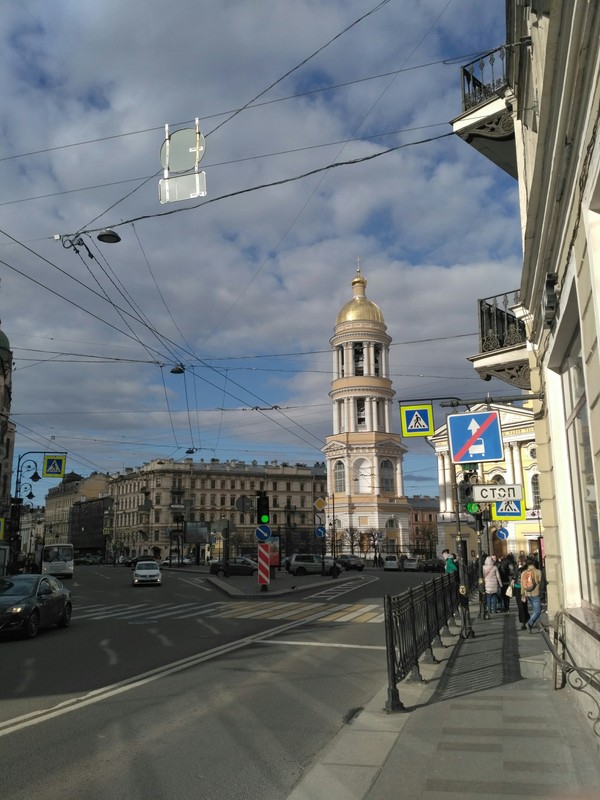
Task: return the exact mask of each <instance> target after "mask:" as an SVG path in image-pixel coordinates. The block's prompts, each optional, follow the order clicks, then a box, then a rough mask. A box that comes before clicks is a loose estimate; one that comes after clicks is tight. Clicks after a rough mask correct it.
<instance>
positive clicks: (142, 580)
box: [131, 560, 162, 586]
mask: <svg viewBox="0 0 600 800" xmlns="http://www.w3.org/2000/svg"><path fill="white" fill-rule="evenodd" d="M131 584H132V586H148V585H154V586H161V585H162V575H161V574H160V567H159V566H158V564H157V562H156V561H147V560H146V561H138V562H137V564H136V565H135V567H134V568H133V572H132V574H131Z"/></svg>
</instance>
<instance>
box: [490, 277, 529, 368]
mask: <svg viewBox="0 0 600 800" xmlns="http://www.w3.org/2000/svg"><path fill="white" fill-rule="evenodd" d="M478 302H479V345H480V352H481V353H489V352H490V351H492V350H502V349H503V348H505V347H514V346H515V345H518V344H524V343H525V342H526V341H527V333H526V330H525V323H524V322H523V320H520V319H518V317H516V316H515V314H514V313H513V311H511V306H515V305H516V304H517V303H518V302H519V292H518V290H517V291H515V292H507V293H506V294H498V295H495V296H494V297H486V298H484V299H483V300H479V301H478Z"/></svg>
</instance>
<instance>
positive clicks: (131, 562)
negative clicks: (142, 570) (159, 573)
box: [123, 554, 158, 569]
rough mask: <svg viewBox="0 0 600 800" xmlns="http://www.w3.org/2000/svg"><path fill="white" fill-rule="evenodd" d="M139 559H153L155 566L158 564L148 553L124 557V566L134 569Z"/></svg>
mask: <svg viewBox="0 0 600 800" xmlns="http://www.w3.org/2000/svg"><path fill="white" fill-rule="evenodd" d="M139 561H154V563H155V564H156V566H158V561H157V560H156V559H155V558H154V556H149V555H148V554H146V555H145V556H134V557H133V558H126V559H125V561H124V562H123V563H124V564H125V566H126V567H131V569H134V568H135V565H136V564H137V563H138V562H139Z"/></svg>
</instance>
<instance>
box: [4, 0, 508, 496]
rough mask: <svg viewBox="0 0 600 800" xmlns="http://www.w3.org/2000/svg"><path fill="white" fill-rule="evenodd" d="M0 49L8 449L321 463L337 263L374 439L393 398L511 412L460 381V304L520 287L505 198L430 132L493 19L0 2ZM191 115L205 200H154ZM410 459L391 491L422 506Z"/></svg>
mask: <svg viewBox="0 0 600 800" xmlns="http://www.w3.org/2000/svg"><path fill="white" fill-rule="evenodd" d="M0 39H1V42H0V87H1V92H2V103H0V176H1V180H0V320H1V327H2V330H3V331H4V333H5V334H6V335H7V336H8V338H9V341H10V344H11V349H12V351H13V356H14V371H13V397H12V413H11V417H12V420H13V421H14V423H15V424H16V426H17V438H16V454H17V455H18V454H21V453H24V452H26V451H32V452H33V453H37V452H42V453H43V452H50V453H51V452H66V453H67V454H68V456H67V470H74V471H76V472H79V473H80V474H82V475H88V474H90V473H91V472H93V471H101V472H109V473H111V474H112V473H116V472H118V471H121V470H123V469H124V468H125V467H138V466H141V465H142V464H144V463H145V462H148V461H150V460H151V459H152V458H173V459H181V458H186V457H190V454H189V453H186V450H192V451H193V452H192V454H191V455H192V457H193V458H194V459H195V460H200V459H204V460H205V461H206V460H210V459H213V458H217V459H220V460H221V461H224V460H227V459H238V460H241V461H246V462H252V461H257V462H258V463H263V462H265V461H268V462H271V461H278V462H279V463H281V462H288V463H303V464H313V463H314V462H316V461H323V460H324V457H323V454H322V452H321V449H322V447H323V446H324V443H325V437H326V436H327V435H328V434H331V433H332V410H331V404H330V400H329V397H328V392H329V389H330V382H331V378H332V375H331V368H332V367H331V365H332V357H331V349H330V344H329V339H330V337H331V336H332V334H333V327H334V324H335V317H336V314H337V312H338V311H339V309H340V308H341V307H342V306H343V305H344V304H345V303H346V302H347V301H348V300H350V299H351V297H352V289H351V281H352V279H353V277H354V275H355V271H356V268H357V264H360V269H361V272H362V274H363V275H364V276H365V278H366V279H367V282H368V284H367V296H368V298H369V299H370V300H372V301H374V302H375V303H377V304H378V305H379V306H380V308H381V310H382V312H383V315H384V318H385V321H386V324H387V327H388V333H389V334H390V336H391V337H392V346H391V351H390V371H391V377H392V379H393V384H394V389H395V392H396V396H395V399H394V414H393V419H394V426H395V427H394V430H395V432H398V433H399V432H400V418H399V413H398V401H402V402H410V401H412V400H415V399H419V400H423V399H436V398H440V397H460V398H463V399H474V400H481V399H482V398H484V397H485V396H486V394H487V393H488V392H490V394H492V395H493V393H494V391H496V392H497V393H498V392H500V393H502V394H505V393H506V387H505V385H504V384H501V383H498V384H497V383H496V381H492V382H490V383H484V382H482V381H481V380H480V379H479V377H478V376H477V374H476V373H475V371H474V369H473V367H472V366H471V364H470V363H469V362H468V361H467V360H466V359H467V357H468V356H470V355H474V354H475V353H477V352H478V349H479V348H478V330H477V325H478V320H477V300H478V299H479V298H484V297H491V296H493V295H496V294H499V293H504V292H506V291H511V290H515V289H517V288H518V285H519V282H520V264H521V245H520V226H519V219H518V196H517V183H516V181H514V180H513V179H511V178H509V177H508V176H506V175H505V174H504V173H503V172H502V171H501V170H499V169H498V168H497V167H495V166H494V165H493V164H491V163H490V162H489V161H487V160H486V159H485V158H484V157H483V156H481V155H479V154H478V153H476V152H475V151H474V150H473V149H472V148H470V147H469V146H468V145H467V144H465V143H464V142H463V141H462V140H460V139H459V138H458V137H456V136H454V135H452V127H451V124H450V121H451V120H452V119H453V118H455V117H457V116H458V115H459V114H460V113H461V80H460V67H461V66H462V65H464V64H467V63H469V62H470V61H472V60H473V59H475V58H477V57H478V55H479V54H480V53H484V52H487V51H489V50H492V49H494V48H495V47H498V46H499V45H501V44H503V43H504V42H505V27H504V0H487V1H486V2H485V3H482V2H481V0H411V2H408V1H407V0H387V2H386V1H385V0H384V2H378V0H339V1H338V0H327V1H326V2H325V1H324V0H254V1H253V2H251V3H250V2H247V0H246V1H244V0H203V2H202V3H198V2H197V0H175V2H172V3H170V4H166V3H164V2H157V0H128V1H127V3H122V2H117V0H103V2H102V3H92V2H88V3H82V2H81V0H39V1H38V2H36V0H31V1H30V2H28V3H16V2H12V3H3V7H2V15H1V16H0ZM196 118H198V119H199V124H200V129H201V132H202V134H203V136H204V139H205V154H204V157H203V160H202V162H201V164H200V167H201V169H202V170H203V171H204V172H205V174H206V184H207V195H206V197H204V198H198V199H196V200H186V201H181V202H176V203H168V204H161V203H160V202H159V195H158V183H159V180H160V178H161V177H163V167H162V165H161V159H160V155H161V149H162V147H163V142H164V139H165V125H168V126H169V132H170V133H173V132H175V131H177V130H180V129H186V128H187V129H189V128H193V127H194V124H195V119H196ZM348 162H350V163H348ZM106 227H112V228H113V229H114V230H116V231H117V232H118V233H119V236H120V237H121V241H120V242H119V243H118V244H104V243H101V242H99V241H98V240H97V234H98V232H99V231H100V230H101V229H103V228H106ZM179 364H180V365H182V366H183V367H184V372H183V373H182V374H172V373H171V369H172V368H173V367H174V366H176V365H179ZM445 413H446V412H445V411H444V410H438V411H436V425H441V424H443V422H444V414H445ZM406 445H407V447H408V453H407V455H406V457H405V462H404V480H405V492H406V493H407V494H409V495H413V494H426V495H427V494H430V495H435V494H437V467H436V463H435V458H434V456H433V451H432V450H431V449H430V448H429V447H428V446H427V443H426V442H424V441H422V440H420V439H411V440H409V441H407V442H406ZM34 457H35V456H34ZM42 483H45V482H42ZM38 494H40V492H39V491H38ZM36 499H38V498H37V496H36Z"/></svg>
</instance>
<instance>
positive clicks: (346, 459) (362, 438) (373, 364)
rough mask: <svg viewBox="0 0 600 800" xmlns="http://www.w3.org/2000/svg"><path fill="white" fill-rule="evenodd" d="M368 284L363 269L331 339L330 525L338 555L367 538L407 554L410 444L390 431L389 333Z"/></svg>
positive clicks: (356, 277) (338, 317) (328, 445)
mask: <svg viewBox="0 0 600 800" xmlns="http://www.w3.org/2000/svg"><path fill="white" fill-rule="evenodd" d="M366 286H367V281H366V279H365V278H364V277H363V276H362V275H361V273H360V269H358V270H357V272H356V276H355V277H354V280H353V281H352V290H353V297H352V299H351V300H350V301H349V302H348V303H346V304H345V305H344V306H343V308H342V309H341V310H340V312H339V313H338V315H337V318H336V321H335V328H334V334H333V337H332V338H331V339H330V344H331V348H332V354H333V376H332V381H331V391H330V394H329V396H330V398H331V402H332V406H333V433H332V434H331V435H330V436H328V437H327V438H326V445H325V447H324V449H323V452H324V453H325V457H326V459H327V485H328V487H329V500H328V506H327V516H328V525H329V530H330V533H331V535H332V537H333V548H334V550H336V551H338V552H339V551H341V549H348V545H349V546H350V549H352V550H354V548H355V547H356V545H359V546H360V548H361V549H362V550H363V551H364V550H366V549H367V548H366V547H365V546H364V542H365V539H367V540H369V539H370V540H371V541H370V542H368V543H369V544H373V545H376V546H378V547H379V548H380V549H382V550H383V551H386V552H392V553H393V552H408V547H409V537H408V532H409V531H408V519H409V516H408V515H409V505H408V503H407V501H406V497H405V496H404V483H403V477H402V459H403V457H404V453H405V452H406V448H405V447H404V445H403V444H402V442H401V441H400V435H399V434H397V433H394V432H393V431H392V398H393V396H394V390H393V389H392V381H391V379H390V362H389V348H390V343H391V338H390V336H389V335H388V333H387V326H386V324H385V320H384V318H383V314H382V312H381V309H380V308H379V306H377V305H376V304H375V303H373V302H372V301H371V300H368V299H367V296H366ZM376 543H377V544H376ZM357 549H358V548H357Z"/></svg>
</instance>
